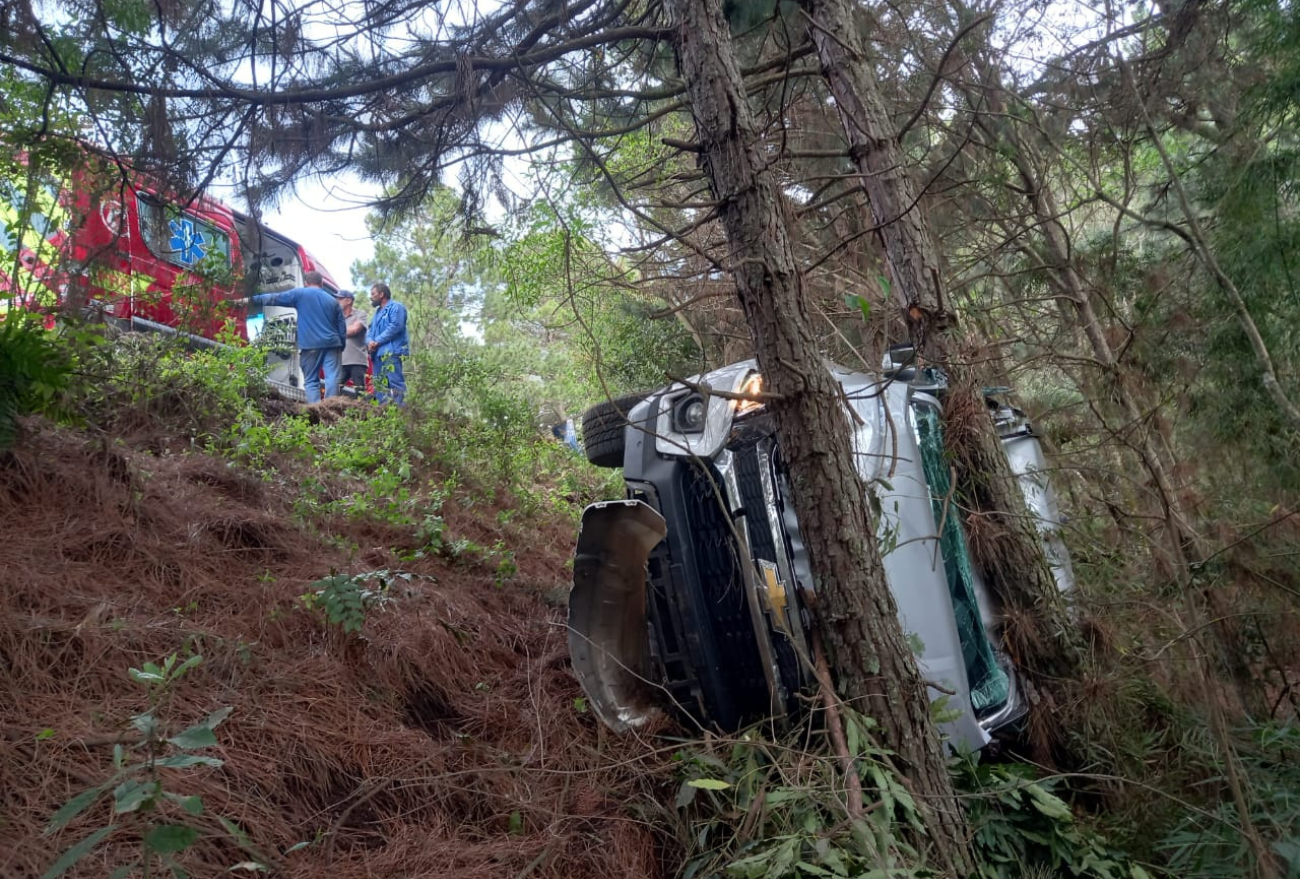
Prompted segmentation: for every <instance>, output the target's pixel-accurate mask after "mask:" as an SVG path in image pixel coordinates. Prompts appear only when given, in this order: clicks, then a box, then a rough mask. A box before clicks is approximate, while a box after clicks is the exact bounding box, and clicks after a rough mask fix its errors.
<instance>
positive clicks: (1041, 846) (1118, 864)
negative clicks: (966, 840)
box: [954, 755, 1148, 879]
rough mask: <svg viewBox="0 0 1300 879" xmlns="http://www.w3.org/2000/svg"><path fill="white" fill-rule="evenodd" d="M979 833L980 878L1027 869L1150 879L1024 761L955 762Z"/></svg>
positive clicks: (1003, 878)
mask: <svg viewBox="0 0 1300 879" xmlns="http://www.w3.org/2000/svg"><path fill="white" fill-rule="evenodd" d="M954 770H955V775H956V777H955V781H956V783H957V786H958V788H959V789H960V790H963V791H965V792H966V793H967V794H969V795H968V796H966V797H964V798H963V802H964V803H965V805H966V818H967V820H968V821H969V822H970V825H971V831H972V833H973V834H974V838H973V840H974V845H975V855H976V861H977V865H978V873H977V875H978V876H979V877H980V879H1019V877H1021V876H1023V875H1025V873H1026V871H1027V870H1030V869H1040V870H1042V871H1043V874H1044V875H1048V876H1073V877H1080V879H1083V877H1088V879H1147V876H1148V874H1147V872H1146V870H1144V869H1143V868H1142V867H1141V866H1139V865H1137V864H1135V863H1133V862H1132V861H1130V860H1129V859H1128V858H1127V857H1125V856H1124V854H1123V853H1122V852H1119V851H1117V850H1116V849H1114V848H1113V847H1111V846H1110V845H1109V844H1107V843H1106V841H1105V840H1104V839H1103V838H1102V837H1101V836H1100V835H1098V834H1097V833H1095V832H1093V831H1091V830H1089V829H1088V828H1086V827H1084V826H1083V825H1081V824H1080V823H1079V822H1078V821H1076V820H1075V817H1074V814H1073V812H1072V811H1071V810H1070V807H1069V805H1068V804H1067V803H1066V802H1065V801H1064V800H1062V799H1061V798H1060V797H1059V796H1057V795H1056V793H1055V792H1054V788H1055V787H1056V782H1054V781H1053V780H1051V779H1040V778H1037V777H1036V772H1035V770H1034V769H1033V767H1030V766H1025V765H1023V764H1018V763H1006V764H990V763H981V762H979V759H978V755H966V756H963V757H961V758H959V759H958V760H957V761H956V762H955V764H954Z"/></svg>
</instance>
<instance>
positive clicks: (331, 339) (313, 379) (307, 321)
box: [248, 272, 348, 403]
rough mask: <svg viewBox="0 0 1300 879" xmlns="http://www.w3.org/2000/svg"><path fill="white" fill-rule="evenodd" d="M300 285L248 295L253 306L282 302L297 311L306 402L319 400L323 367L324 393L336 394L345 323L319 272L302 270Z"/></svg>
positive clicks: (345, 330) (345, 333)
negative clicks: (301, 282)
mask: <svg viewBox="0 0 1300 879" xmlns="http://www.w3.org/2000/svg"><path fill="white" fill-rule="evenodd" d="M302 280H303V284H304V286H302V287H294V288H293V289H292V290H286V291H284V292H283V293H260V294H258V295H256V296H250V297H248V301H249V302H250V303H252V304H256V305H282V306H287V307H289V308H294V309H297V311H298V320H297V325H298V356H299V363H300V365H301V366H302V377H303V387H304V390H306V392H307V402H308V403H317V402H319V401H320V392H321V383H320V373H321V370H322V369H324V370H325V396H327V397H337V396H338V395H339V370H340V368H341V365H342V364H341V362H340V361H341V357H342V354H343V340H344V339H345V338H346V337H347V332H348V328H347V324H346V323H345V322H344V320H343V309H342V308H340V307H339V302H338V300H337V299H335V298H334V296H333V295H332V294H330V293H327V292H326V291H325V288H324V287H322V286H321V285H322V283H324V278H322V277H321V273H320V272H304V273H303V276H302Z"/></svg>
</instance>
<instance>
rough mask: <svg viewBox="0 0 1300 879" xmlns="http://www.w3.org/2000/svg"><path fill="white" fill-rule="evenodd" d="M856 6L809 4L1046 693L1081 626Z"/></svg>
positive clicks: (985, 530)
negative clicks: (960, 308) (968, 343)
mask: <svg viewBox="0 0 1300 879" xmlns="http://www.w3.org/2000/svg"><path fill="white" fill-rule="evenodd" d="M853 8H854V7H853V6H852V5H851V4H850V3H848V2H847V0H805V3H804V9H805V11H806V13H807V16H808V32H809V37H810V38H811V39H812V41H813V43H814V44H815V46H816V48H817V55H818V58H819V59H820V61H821V66H822V73H823V75H824V76H825V78H826V82H827V83H828V85H829V87H830V90H831V94H832V95H833V96H834V98H835V106H836V109H837V111H838V112H839V115H840V122H841V124H842V125H843V128H844V133H845V136H846V137H847V139H848V142H849V154H850V156H851V157H852V159H853V162H854V164H855V165H856V167H857V170H858V173H859V174H860V175H861V181H862V185H863V188H864V189H865V190H866V192H867V198H868V201H869V202H870V205H871V211H872V216H873V219H874V221H875V225H876V226H877V227H878V228H879V233H880V238H881V241H882V243H883V245H884V250H885V254H886V259H887V266H888V270H889V275H890V280H891V281H892V282H893V289H894V293H895V296H896V298H897V300H898V303H899V306H900V307H901V308H902V310H903V318H904V320H905V321H906V323H907V326H908V329H909V332H910V334H911V338H912V343H913V344H914V345H915V347H916V351H917V354H918V355H920V356H921V357H923V358H924V359H925V360H927V361H929V362H933V363H937V364H939V365H941V366H942V367H943V368H944V370H945V371H946V372H947V374H948V376H949V380H950V383H951V384H950V388H949V392H948V396H947V400H946V402H945V404H944V408H945V423H946V424H947V438H948V440H949V447H950V448H951V449H952V450H953V451H954V452H955V453H956V454H955V458H954V463H955V465H956V467H957V482H958V486H959V490H960V493H961V499H962V503H963V505H964V506H965V507H966V516H967V524H968V527H969V530H970V534H971V547H972V550H973V551H974V553H975V555H976V561H977V562H978V563H979V565H980V567H981V569H982V571H983V573H984V575H985V578H986V581H987V582H988V584H989V586H990V588H991V589H992V590H993V591H994V593H995V594H996V595H997V596H998V598H999V600H1000V601H1001V603H1002V605H1003V609H1004V611H1005V614H1006V621H1007V623H1008V625H1007V627H1006V630H1005V632H1006V637H1007V639H1008V646H1009V647H1010V648H1011V649H1012V651H1013V652H1014V653H1015V654H1016V657H1017V659H1019V660H1020V662H1021V667H1022V668H1024V669H1026V670H1027V671H1028V672H1030V674H1032V675H1033V676H1035V677H1036V678H1037V680H1038V682H1039V684H1040V689H1043V690H1048V691H1050V690H1051V689H1054V682H1055V681H1059V680H1061V679H1063V678H1070V677H1074V676H1075V673H1076V670H1077V664H1078V661H1079V655H1080V653H1079V650H1078V646H1077V638H1075V637H1074V631H1075V627H1074V626H1073V625H1072V624H1071V622H1070V619H1069V615H1068V612H1067V609H1066V607H1065V603H1064V602H1063V601H1062V599H1061V596H1060V593H1059V591H1058V589H1057V586H1056V581H1055V578H1054V577H1053V576H1052V573H1051V570H1050V568H1049V567H1048V564H1047V559H1046V557H1045V556H1044V554H1043V548H1042V544H1041V542H1040V540H1039V537H1038V532H1037V529H1036V528H1035V526H1034V522H1033V520H1032V518H1031V517H1030V516H1029V515H1028V512H1027V509H1026V507H1025V501H1024V497H1023V495H1022V494H1021V493H1020V488H1019V484H1018V482H1017V480H1016V478H1015V476H1014V474H1012V472H1011V468H1010V465H1009V463H1008V462H1007V458H1006V456H1005V455H1004V454H1003V452H1002V446H1001V441H1000V440H999V438H998V435H997V431H996V429H995V427H994V424H993V420H992V418H991V417H990V415H989V412H988V410H987V407H986V405H985V403H984V399H983V393H982V390H981V382H979V380H978V378H977V376H976V374H975V371H974V370H973V369H972V368H971V367H970V366H969V365H968V364H966V363H963V362H962V360H961V359H960V358H958V357H956V356H954V355H955V347H956V346H955V345H954V342H953V340H952V338H951V335H950V331H951V330H952V328H953V325H954V320H953V316H952V315H951V314H950V313H949V311H948V310H947V304H946V303H945V299H944V291H943V273H942V271H941V264H940V261H939V254H938V249H937V248H936V247H935V244H934V239H933V237H932V236H931V233H930V229H929V227H928V225H927V223H926V220H925V217H924V215H923V213H922V211H921V209H920V206H919V202H920V197H919V195H918V193H917V190H916V186H915V185H914V184H913V182H912V180H911V178H910V176H909V175H908V172H907V162H906V157H905V156H904V154H903V150H902V147H901V145H900V143H899V137H898V134H897V133H896V132H895V131H894V130H893V128H892V127H891V124H890V121H889V114H888V112H887V110H886V108H885V102H884V99H883V97H882V96H881V93H880V87H879V85H878V83H877V81H876V78H875V76H874V75H873V73H872V71H871V66H870V63H869V59H868V58H867V56H866V53H865V51H864V48H863V42H862V38H861V36H860V34H859V30H858V25H857V22H856V21H855V20H854V16H853Z"/></svg>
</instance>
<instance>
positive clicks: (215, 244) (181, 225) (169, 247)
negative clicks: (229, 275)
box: [136, 193, 230, 269]
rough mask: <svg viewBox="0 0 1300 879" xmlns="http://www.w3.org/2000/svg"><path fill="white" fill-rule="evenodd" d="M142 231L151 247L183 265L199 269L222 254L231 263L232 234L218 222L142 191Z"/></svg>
mask: <svg viewBox="0 0 1300 879" xmlns="http://www.w3.org/2000/svg"><path fill="white" fill-rule="evenodd" d="M136 201H137V205H138V207H139V210H140V235H141V237H142V238H144V243H145V245H146V246H148V248H149V251H150V252H151V253H152V254H153V255H154V256H157V257H159V258H160V259H164V260H166V261H167V262H169V263H172V264H173V265H178V266H180V267H181V268H184V269H197V268H199V267H200V266H201V265H202V264H203V263H205V262H208V261H210V260H212V259H213V258H220V259H221V260H222V261H223V262H224V263H225V264H227V265H229V263H230V236H229V235H227V234H226V233H225V232H223V231H221V230H220V229H218V228H217V227H216V226H214V225H212V224H211V223H209V222H207V221H206V220H203V219H201V218H199V217H198V216H196V215H194V214H192V213H190V212H189V211H183V210H181V209H179V208H177V207H175V206H174V205H168V204H164V203H162V202H161V201H159V200H157V199H155V198H153V197H151V196H147V195H145V194H143V193H139V194H137V195H136Z"/></svg>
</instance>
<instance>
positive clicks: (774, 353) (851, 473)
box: [666, 0, 972, 876]
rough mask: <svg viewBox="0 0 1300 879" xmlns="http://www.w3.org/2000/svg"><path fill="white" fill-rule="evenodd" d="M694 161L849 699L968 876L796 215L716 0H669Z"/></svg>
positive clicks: (946, 866) (944, 861)
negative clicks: (798, 239)
mask: <svg viewBox="0 0 1300 879" xmlns="http://www.w3.org/2000/svg"><path fill="white" fill-rule="evenodd" d="M666 7H667V9H668V12H669V15H670V16H671V18H672V22H673V28H674V33H675V40H674V42H675V46H676V49H677V52H678V62H679V64H680V67H681V73H682V78H683V80H684V81H685V83H686V88H687V92H688V95H689V98H690V102H691V112H692V115H693V116H694V119H695V126H696V139H697V141H698V143H699V144H700V148H701V150H702V161H703V163H704V166H705V169H706V171H707V174H708V178H709V181H710V185H711V187H712V189H713V192H714V195H715V197H716V198H717V201H718V211H719V215H720V217H721V220H722V224H723V226H724V228H725V230H726V233H727V240H728V242H729V245H730V249H731V252H730V264H731V265H732V266H733V271H734V273H735V277H736V284H737V287H738V291H739V298H740V303H741V307H742V309H743V311H744V313H745V318H746V321H747V323H748V324H749V328H750V330H751V333H752V335H753V338H754V346H755V350H756V353H757V356H758V362H759V367H760V368H761V369H762V372H763V379H764V384H765V386H766V389H767V390H770V391H772V392H774V393H775V394H778V395H780V396H779V399H778V400H776V401H774V402H772V403H770V404H769V406H770V408H771V411H772V414H773V417H774V419H775V422H776V427H777V432H778V436H779V438H780V441H781V448H782V452H783V454H784V455H785V457H786V460H787V462H788V465H789V469H790V477H791V483H792V488H793V493H794V505H795V511H796V513H797V514H798V516H799V521H800V523H801V526H802V529H803V532H804V537H805V540H806V542H807V546H808V555H809V559H810V561H811V563H812V567H813V570H814V572H816V574H815V576H816V589H817V596H818V607H817V612H818V616H819V618H820V622H821V625H822V631H823V633H824V635H825V637H826V642H827V646H828V647H829V649H830V652H831V656H832V660H833V663H834V666H835V668H836V671H837V673H838V675H839V680H840V684H841V687H842V688H843V689H844V692H845V696H846V697H847V698H848V699H849V700H851V701H852V702H853V703H854V704H855V707H857V708H858V709H859V710H862V711H864V712H866V713H867V714H869V715H870V716H872V717H873V718H875V719H876V721H877V722H878V723H879V724H880V730H881V735H882V737H883V739H884V741H885V744H886V746H887V747H889V748H890V749H891V750H893V751H894V752H895V753H896V755H897V759H898V761H899V763H900V769H901V770H902V772H903V773H904V774H905V776H906V777H907V779H908V780H909V781H910V784H911V785H912V787H913V791H914V793H915V795H916V801H917V803H918V805H919V806H920V808H921V810H922V815H923V821H924V823H925V827H926V830H927V833H928V836H929V843H930V846H931V848H930V858H931V862H932V863H933V864H934V865H935V866H937V867H939V868H940V869H942V870H943V871H944V872H945V873H947V874H948V875H952V876H964V875H967V874H968V873H969V872H970V865H971V863H972V859H971V852H970V847H969V842H968V839H967V835H966V833H965V824H964V820H963V817H962V813H961V809H960V807H959V805H958V803H957V800H956V798H955V796H954V794H953V789H952V784H951V780H950V778H949V775H948V770H947V765H946V760H945V755H944V752H943V750H942V747H941V745H940V742H939V738H938V735H937V734H936V732H935V729H934V726H933V724H932V723H931V720H930V704H929V699H928V698H927V696H926V691H925V687H924V684H923V681H922V680H921V678H920V675H919V674H918V671H917V667H916V662H915V659H914V658H913V656H912V651H911V649H910V648H909V647H908V645H907V642H906V639H905V637H904V635H903V631H902V627H901V625H900V624H899V620H898V610H897V607H896V605H895V603H894V598H893V595H892V594H891V593H890V591H889V588H888V586H887V584H886V581H885V575H884V568H883V565H882V563H881V559H880V552H879V549H878V548H877V545H876V540H875V528H874V526H873V523H872V522H871V520H870V517H869V515H868V511H867V503H866V490H865V486H864V485H863V484H862V482H861V480H860V479H859V477H858V476H857V473H856V471H855V470H854V467H853V459H852V454H851V448H850V444H849V433H848V423H847V418H846V416H845V413H844V410H843V405H842V403H841V401H840V394H839V389H838V387H837V385H836V383H835V381H834V379H833V378H832V376H831V375H830V373H829V372H828V371H827V369H826V367H825V365H824V364H823V362H822V359H821V356H820V351H819V348H818V345H817V341H816V335H815V333H814V332H813V319H812V316H811V314H810V313H809V310H808V306H807V298H806V296H805V292H804V289H803V285H804V277H803V273H802V271H801V270H800V268H799V266H798V265H797V264H796V262H795V257H794V250H793V246H792V242H791V236H790V226H791V223H792V216H791V213H790V209H789V205H788V203H787V202H786V200H785V198H784V196H783V195H782V193H781V191H780V189H779V188H778V185H777V181H776V179H775V175H774V174H773V173H772V171H771V170H770V168H769V164H768V162H767V160H766V158H765V156H764V155H763V153H762V145H761V141H760V139H759V137H758V135H757V131H756V126H755V122H754V118H753V114H752V112H751V110H750V108H749V106H748V104H747V103H746V99H745V92H744V89H743V84H742V81H741V77H740V73H739V70H738V68H737V65H736V61H735V55H734V52H733V49H732V46H731V38H730V34H729V32H728V30H727V25H726V22H725V20H724V18H723V15H722V6H721V0H668V2H667V4H666Z"/></svg>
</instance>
